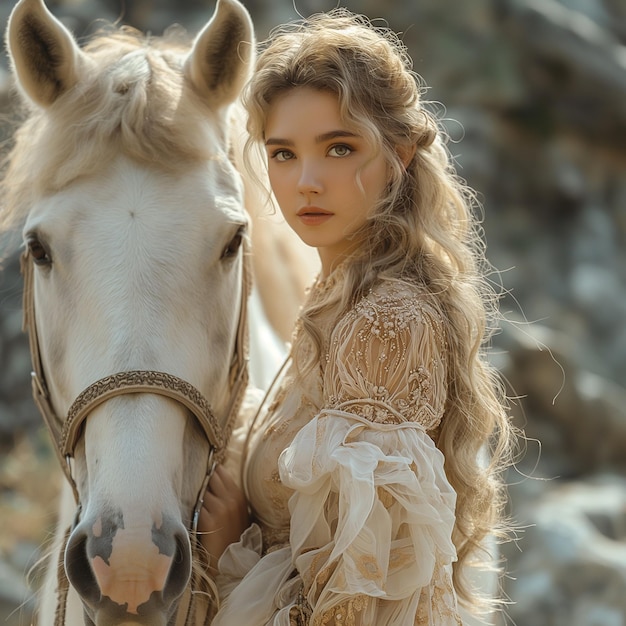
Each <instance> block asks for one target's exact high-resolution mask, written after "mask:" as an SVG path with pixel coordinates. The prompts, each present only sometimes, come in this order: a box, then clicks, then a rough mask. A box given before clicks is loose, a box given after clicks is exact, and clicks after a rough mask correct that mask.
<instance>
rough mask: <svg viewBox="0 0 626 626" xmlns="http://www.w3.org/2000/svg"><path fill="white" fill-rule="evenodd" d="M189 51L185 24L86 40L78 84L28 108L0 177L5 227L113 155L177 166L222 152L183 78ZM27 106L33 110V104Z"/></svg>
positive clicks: (1, 226) (205, 111)
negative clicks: (161, 32) (157, 32)
mask: <svg viewBox="0 0 626 626" xmlns="http://www.w3.org/2000/svg"><path fill="white" fill-rule="evenodd" d="M189 49H190V43H189V41H188V40H186V39H183V37H182V34H181V33H180V32H172V33H170V34H169V35H168V36H165V37H163V38H152V37H147V36H144V35H142V34H141V33H139V32H137V31H134V30H131V29H128V28H121V29H117V30H116V29H114V28H113V27H110V28H109V29H107V31H106V32H102V33H100V34H98V35H97V36H95V37H94V39H92V40H91V41H90V42H89V43H88V44H87V45H86V46H85V47H84V48H83V52H84V53H85V56H86V58H87V59H88V61H87V63H85V64H84V67H83V68H82V70H81V72H80V79H79V81H78V83H77V84H76V85H75V86H74V87H73V88H71V89H69V90H68V91H67V92H65V93H64V94H62V95H61V96H60V97H59V98H58V99H57V100H56V101H55V102H54V103H53V104H52V105H51V106H50V107H48V108H47V109H45V110H44V109H41V108H39V107H37V106H35V105H32V104H31V105H30V107H29V106H28V105H29V103H27V102H25V106H26V107H27V112H26V120H25V121H24V122H23V124H22V125H21V126H20V128H19V129H18V130H17V132H16V133H15V143H14V146H13V148H12V150H11V152H10V153H9V155H8V157H7V159H6V164H5V168H4V170H5V171H4V176H3V181H2V188H1V189H0V191H1V192H2V197H3V201H2V203H3V206H2V210H1V211H0V231H1V230H6V229H10V228H12V227H14V226H15V225H16V224H17V223H19V221H21V220H22V219H23V218H24V216H25V214H26V212H27V211H28V208H29V207H30V206H31V205H32V203H33V201H34V199H36V198H37V197H39V196H40V195H41V194H43V193H49V192H53V191H57V190H59V189H61V188H63V187H64V186H66V185H67V184H68V183H70V182H72V181H73V180H76V179H77V178H79V177H83V176H89V175H90V174H93V173H96V172H97V171H98V170H101V169H102V168H103V167H104V166H106V164H107V163H108V162H110V161H111V159H112V158H113V156H114V155H116V154H125V155H126V156H128V157H129V158H131V159H133V160H135V161H137V162H139V163H144V164H149V165H151V166H152V167H160V168H163V169H166V170H169V171H177V170H180V169H183V168H185V167H188V166H189V164H190V163H192V162H197V161H204V160H207V159H211V158H216V157H217V156H218V155H216V153H215V152H216V145H217V144H216V139H217V138H216V136H215V132H216V128H218V129H219V128H226V127H225V126H223V125H221V124H206V123H204V124H203V123H202V120H206V118H207V116H209V115H211V113H210V109H209V108H208V107H207V105H206V104H204V103H203V102H202V101H201V100H200V98H199V97H198V96H197V95H196V93H195V92H194V91H193V89H192V87H191V86H190V85H189V84H188V82H186V81H184V79H183V73H182V69H183V64H184V61H185V57H186V54H187V53H188V51H189ZM28 109H30V110H28Z"/></svg>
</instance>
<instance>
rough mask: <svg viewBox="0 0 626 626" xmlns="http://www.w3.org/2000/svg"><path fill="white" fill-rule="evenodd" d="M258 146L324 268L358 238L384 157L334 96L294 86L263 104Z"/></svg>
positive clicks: (294, 223) (291, 218) (380, 181)
mask: <svg viewBox="0 0 626 626" xmlns="http://www.w3.org/2000/svg"><path fill="white" fill-rule="evenodd" d="M265 148H266V151H267V158H268V171H269V178H270V184H271V186H272V190H273V191H274V195H275V196H276V200H277V201H278V204H279V206H280V209H281V211H282V213H283V215H284V217H285V220H286V221H287V223H288V224H289V226H291V228H293V230H294V231H295V232H296V234H297V235H298V236H299V237H300V238H301V239H302V241H304V243H306V244H308V245H310V246H314V247H316V248H317V249H318V251H319V254H320V259H321V261H322V272H323V274H324V275H327V274H328V273H329V272H330V271H331V270H332V269H333V268H334V267H336V265H337V264H338V263H339V262H341V260H342V259H343V258H345V256H346V255H347V254H349V253H350V252H351V251H353V250H354V249H355V248H356V247H357V246H358V243H359V242H358V241H357V240H356V238H355V237H353V235H354V233H355V232H356V231H357V230H358V229H359V228H360V227H361V226H362V225H363V224H364V223H365V220H366V218H367V216H368V215H369V214H370V212H371V209H372V208H373V206H374V205H375V204H376V202H377V201H378V200H379V199H380V197H381V196H382V194H383V192H384V190H385V188H386V186H387V172H388V168H387V163H386V161H385V158H384V157H383V153H382V152H378V153H375V151H374V148H373V147H372V146H371V145H370V144H369V143H368V142H367V141H366V140H365V138H364V137H363V136H361V135H360V134H359V132H358V131H357V130H355V129H354V128H353V127H349V126H348V125H346V123H345V122H344V121H343V120H342V118H341V115H340V112H339V103H338V100H337V97H336V96H335V95H334V94H332V93H329V92H326V91H319V90H316V89H312V88H309V87H295V88H293V89H291V90H289V91H287V92H285V93H284V94H281V95H280V96H278V97H277V98H276V99H275V100H274V102H273V103H272V105H271V106H270V109H269V115H268V117H267V123H266V126H265Z"/></svg>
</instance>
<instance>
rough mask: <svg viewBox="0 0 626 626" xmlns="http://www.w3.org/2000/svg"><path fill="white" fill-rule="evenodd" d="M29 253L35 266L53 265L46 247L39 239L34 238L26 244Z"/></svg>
mask: <svg viewBox="0 0 626 626" xmlns="http://www.w3.org/2000/svg"><path fill="white" fill-rule="evenodd" d="M26 245H27V247H28V253H29V254H30V256H31V257H32V259H33V262H34V263H35V265H51V264H52V258H51V256H50V253H49V252H48V250H47V249H46V247H45V246H44V245H43V244H42V243H41V241H39V239H37V238H35V237H32V238H30V239H28V241H27V242H26Z"/></svg>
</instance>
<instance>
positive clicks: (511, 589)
mask: <svg viewBox="0 0 626 626" xmlns="http://www.w3.org/2000/svg"><path fill="white" fill-rule="evenodd" d="M12 4H13V3H12V2H9V1H7V0H1V2H0V22H1V23H2V24H3V25H4V24H5V23H6V18H7V16H8V13H9V11H10V9H11V6H12ZM295 4H296V6H297V8H298V10H299V11H300V13H302V14H308V13H311V12H313V11H316V10H321V9H329V8H332V7H333V6H335V1H334V0H329V1H322V0H297V2H296V3H295ZM246 5H247V6H248V8H249V10H250V11H251V13H252V14H253V17H254V19H255V22H256V24H257V30H258V34H259V36H260V37H263V36H264V35H265V34H266V33H267V31H268V29H269V28H270V27H271V26H273V25H275V24H277V23H279V22H281V21H285V20H289V19H292V18H293V17H295V13H294V10H293V4H292V2H291V0H254V1H253V0H247V2H246ZM341 5H342V6H347V7H348V8H351V9H353V10H356V11H359V12H364V13H366V14H368V15H369V16H370V17H382V18H385V19H386V20H387V22H388V24H389V26H390V27H391V28H393V29H394V30H397V31H401V32H403V33H404V35H403V38H404V41H405V42H406V44H407V46H408V48H409V51H410V52H411V55H412V56H413V58H414V61H415V69H416V71H417V72H418V73H420V74H421V75H422V76H423V77H424V79H425V80H426V82H427V83H428V84H429V85H430V87H431V89H430V91H429V94H428V97H429V99H432V100H433V101H438V102H443V103H445V110H444V109H443V107H441V106H440V107H439V109H440V110H441V112H442V115H443V116H444V117H445V119H446V125H447V127H448V130H449V133H450V135H451V138H452V140H453V142H454V143H453V144H452V151H453V152H454V154H455V155H456V156H457V159H458V163H459V167H460V172H461V174H462V175H463V176H464V177H465V178H466V179H467V180H468V181H469V183H470V184H471V185H472V186H473V187H474V188H476V189H478V190H479V191H480V194H481V198H482V202H483V205H484V209H485V221H484V226H485V232H486V237H487V241H488V250H489V258H490V260H491V262H492V263H493V265H494V266H495V267H496V268H497V269H498V270H499V273H494V275H493V280H494V281H495V282H496V283H497V284H498V285H501V287H502V290H503V294H504V295H503V299H502V311H503V313H504V315H505V317H506V321H504V322H503V323H502V325H501V326H502V328H501V331H500V333H499V334H498V335H497V336H496V338H495V341H494V351H493V358H494V361H495V362H496V363H497V365H498V366H499V367H500V368H501V370H502V372H503V374H504V375H505V376H506V378H507V380H508V381H509V384H510V393H511V395H512V396H514V397H515V398H517V399H516V400H514V401H513V403H512V413H513V415H514V419H515V421H516V423H517V425H518V426H519V427H520V428H523V429H524V430H525V433H526V436H527V440H526V441H525V442H522V444H523V445H521V449H520V457H519V462H518V464H517V466H516V468H515V469H514V470H511V471H510V472H509V474H508V481H509V483H510V493H511V516H512V518H513V520H514V521H515V523H516V524H517V526H518V527H519V529H520V530H519V532H518V533H517V537H516V539H515V540H514V541H512V542H510V543H508V544H506V545H503V546H502V547H501V552H502V556H503V558H504V559H505V566H506V569H507V571H508V576H507V577H506V578H505V579H504V581H503V585H504V590H505V593H506V594H507V596H508V597H509V598H510V600H511V604H510V606H508V608H507V611H506V616H503V618H502V619H501V620H500V624H502V625H503V624H505V623H506V624H517V626H566V625H567V626H626V477H625V470H626V391H625V389H624V381H625V380H626V262H625V261H626V258H625V257H626V245H625V244H626V153H625V151H624V144H625V142H626V2H625V1H624V0H415V1H411V2H407V1H406V0H385V2H381V1H380V0H378V1H377V0H353V1H348V0H342V1H341ZM50 6H51V8H52V9H53V11H54V13H55V14H56V15H57V16H59V17H61V18H62V19H63V20H64V21H65V22H66V23H67V25H68V26H70V27H71V28H72V29H73V30H74V32H75V33H77V34H78V35H84V34H85V33H87V32H90V31H91V30H93V28H94V27H97V21H96V18H104V19H106V20H109V21H114V20H116V19H117V18H120V17H121V19H122V21H123V22H125V23H128V24H131V25H133V26H136V27H139V28H141V29H143V30H149V31H151V32H153V33H155V34H159V33H161V32H162V31H163V29H164V28H165V27H166V26H167V25H169V24H171V23H173V22H178V23H181V24H182V25H183V26H185V27H186V28H188V29H189V30H190V31H191V32H195V31H196V30H197V29H198V28H199V27H200V26H201V25H202V24H203V23H204V21H205V20H206V19H207V17H208V15H210V13H211V11H212V8H213V7H212V4H210V5H209V6H205V4H204V3H203V2H199V1H194V0H178V1H177V2H176V3H173V2H169V1H166V0H126V1H125V2H121V0H56V1H54V2H50ZM122 6H125V7H126V8H125V12H122V9H121V7H122ZM3 63H4V65H3V66H2V68H3V69H0V87H1V89H0V94H1V95H0V105H1V107H2V112H3V113H7V112H8V110H9V102H10V100H9V95H8V93H9V92H8V89H9V79H8V76H7V74H6V60H3ZM2 119H4V118H2ZM0 128H1V130H2V133H3V135H4V136H6V134H7V132H8V127H7V125H6V124H4V125H2V126H1V127H0ZM20 293H21V282H20V279H19V277H18V272H17V260H16V257H15V255H14V254H12V255H10V256H9V257H8V258H7V259H6V260H5V262H4V267H3V271H2V272H0V621H1V622H4V620H6V623H7V624H10V625H16V624H28V623H29V616H30V612H31V610H32V595H31V593H30V592H28V591H27V588H26V585H25V583H24V575H23V572H24V571H25V570H26V569H28V568H29V567H30V566H32V565H33V564H34V563H35V562H36V559H37V558H38V556H39V555H40V554H41V546H42V545H45V542H46V540H47V538H48V537H49V533H50V531H51V528H52V524H53V520H54V504H53V503H54V498H55V494H56V490H57V488H58V484H59V481H60V472H59V470H58V469H57V467H56V464H55V461H54V459H53V458H52V455H51V452H50V449H49V447H48V443H47V435H46V434H45V433H44V432H43V431H42V429H41V426H40V424H41V422H40V418H39V416H38V415H37V414H36V412H35V409H34V407H33V405H32V402H31V400H30V392H29V357H28V354H27V352H26V340H25V338H24V336H22V334H21V331H20V323H21V312H20Z"/></svg>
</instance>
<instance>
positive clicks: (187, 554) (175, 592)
mask: <svg viewBox="0 0 626 626" xmlns="http://www.w3.org/2000/svg"><path fill="white" fill-rule="evenodd" d="M175 541H176V552H175V554H174V559H173V560H172V567H171V569H170V573H169V576H168V578H167V583H166V585H165V588H164V589H163V600H164V601H165V604H166V605H167V604H170V603H172V602H174V601H175V600H177V599H178V597H179V596H181V595H182V593H183V592H184V591H185V588H186V587H187V583H188V582H189V578H190V576H191V544H190V542H189V535H188V534H187V533H186V532H180V533H177V534H176V536H175Z"/></svg>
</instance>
